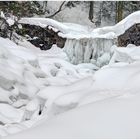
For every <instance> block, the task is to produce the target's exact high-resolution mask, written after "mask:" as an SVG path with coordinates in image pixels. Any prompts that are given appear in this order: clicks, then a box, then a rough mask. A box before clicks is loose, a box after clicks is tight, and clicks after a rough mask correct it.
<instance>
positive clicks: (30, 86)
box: [0, 38, 95, 136]
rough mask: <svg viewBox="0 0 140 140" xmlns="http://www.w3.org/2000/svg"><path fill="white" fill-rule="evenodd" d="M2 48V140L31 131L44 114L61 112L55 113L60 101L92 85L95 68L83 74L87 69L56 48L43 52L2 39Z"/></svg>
mask: <svg viewBox="0 0 140 140" xmlns="http://www.w3.org/2000/svg"><path fill="white" fill-rule="evenodd" d="M0 44H1V45H0V118H1V119H0V135H1V136H4V135H8V134H11V133H16V132H18V131H21V130H22V129H25V128H28V127H31V126H32V125H33V124H34V123H35V122H36V121H37V120H38V118H40V117H43V114H44V115H46V114H47V115H48V116H49V115H53V114H57V113H59V112H61V111H59V110H61V108H59V107H58V108H57V107H56V108H57V109H56V108H55V111H53V104H54V102H55V100H56V99H57V98H59V97H60V96H62V95H65V94H68V93H71V92H73V91H79V90H81V85H83V89H86V88H88V87H89V86H90V84H91V82H92V78H91V77H90V76H91V75H92V72H94V71H95V68H94V67H91V66H88V67H87V68H86V69H87V71H90V73H89V72H87V71H84V72H80V71H81V70H82V69H84V68H85V67H86V65H85V66H84V64H83V67H82V66H81V68H80V67H79V66H76V65H73V64H71V63H70V62H69V61H68V60H69V59H68V57H67V55H66V53H65V52H64V51H63V49H60V48H58V47H57V46H56V45H53V46H52V48H51V49H50V50H48V51H41V50H38V49H36V48H35V47H33V46H32V45H31V46H30V44H29V43H27V41H23V43H22V41H20V43H19V44H21V45H22V46H19V45H16V44H15V43H13V42H12V41H10V40H9V39H4V38H0ZM26 44H28V46H29V47H28V48H27V47H26ZM77 104H78V103H77ZM55 106H57V105H55ZM67 106H68V105H67ZM73 107H77V106H73ZM68 109H71V108H70V107H68ZM68 109H67V110H68ZM65 111H66V110H65Z"/></svg>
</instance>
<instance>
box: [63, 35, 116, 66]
mask: <svg viewBox="0 0 140 140" xmlns="http://www.w3.org/2000/svg"><path fill="white" fill-rule="evenodd" d="M114 44H115V40H113V39H106V38H94V39H80V40H76V39H67V41H66V43H65V46H64V51H65V52H66V53H67V55H68V57H69V60H70V62H71V63H73V64H79V63H92V64H95V65H97V66H98V67H102V66H103V65H106V64H108V63H109V61H110V59H111V56H112V52H111V47H112V46H113V45H114Z"/></svg>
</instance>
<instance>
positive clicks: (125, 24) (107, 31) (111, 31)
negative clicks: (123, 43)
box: [91, 11, 140, 38]
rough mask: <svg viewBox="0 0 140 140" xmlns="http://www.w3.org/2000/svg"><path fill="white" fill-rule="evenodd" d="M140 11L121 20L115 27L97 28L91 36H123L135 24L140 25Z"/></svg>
mask: <svg viewBox="0 0 140 140" xmlns="http://www.w3.org/2000/svg"><path fill="white" fill-rule="evenodd" d="M139 17H140V11H136V12H134V13H132V14H130V15H129V16H127V17H126V18H125V19H123V20H121V21H120V22H119V23H117V24H116V25H114V26H108V27H103V28H97V29H94V30H93V31H92V33H91V34H93V35H95V36H108V35H109V36H110V37H112V38H115V37H117V36H119V35H121V34H123V33H124V32H125V31H126V30H127V29H129V28H130V27H131V26H133V25H134V24H137V23H140V18H139Z"/></svg>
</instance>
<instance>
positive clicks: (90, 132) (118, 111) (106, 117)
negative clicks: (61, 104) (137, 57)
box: [7, 93, 140, 139]
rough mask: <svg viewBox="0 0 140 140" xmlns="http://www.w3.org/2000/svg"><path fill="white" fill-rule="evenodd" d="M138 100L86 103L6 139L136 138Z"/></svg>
mask: <svg viewBox="0 0 140 140" xmlns="http://www.w3.org/2000/svg"><path fill="white" fill-rule="evenodd" d="M139 100H140V95H139V93H138V94H136V95H129V94H127V95H126V96H121V97H115V98H110V99H106V100H103V101H100V102H95V103H92V104H88V105H86V106H82V107H80V108H77V109H75V110H71V111H69V112H66V113H63V114H60V115H59V116H57V117H54V118H51V119H50V120H46V119H44V120H42V121H41V122H40V123H38V124H37V125H36V126H34V128H31V129H28V130H26V131H22V132H20V133H19V134H16V135H11V136H9V137H7V138H14V139H17V138H32V139H33V138H57V139H58V138H60V139H62V138H80V139H82V138H107V139H108V138H111V139H112V138H118V139H119V138H127V139H129V138H140V134H139V129H140V121H139V117H140V112H139V105H140V102H139ZM75 124H76V125H75ZM44 130H45V131H44Z"/></svg>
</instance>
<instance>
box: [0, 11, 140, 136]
mask: <svg viewBox="0 0 140 140" xmlns="http://www.w3.org/2000/svg"><path fill="white" fill-rule="evenodd" d="M138 15H139V12H136V13H134V14H133V15H130V17H131V18H132V17H134V19H135V18H137V16H138ZM131 21H132V20H130V19H129V17H127V18H126V19H124V20H123V21H121V22H120V23H118V24H117V25H115V26H114V27H109V28H108V27H106V28H102V29H95V30H94V31H93V32H94V33H95V34H94V35H93V32H92V33H90V32H89V29H87V28H82V26H81V25H79V26H78V25H75V24H66V23H65V24H62V23H59V22H57V21H54V20H51V19H43V18H23V19H21V21H20V22H21V23H26V24H28V23H30V24H33V25H39V26H42V27H46V26H49V28H52V29H53V30H55V31H58V30H57V29H59V30H60V31H61V33H62V34H64V35H67V36H69V37H70V36H72V35H73V37H74V38H69V39H67V41H66V44H65V47H64V48H63V49H60V48H58V47H57V46H56V45H55V44H54V45H53V46H52V48H51V49H50V50H48V51H41V50H39V49H37V48H35V47H34V46H33V45H31V44H30V43H29V42H27V41H25V40H24V39H23V40H19V43H18V44H19V45H16V44H15V43H13V42H12V41H10V40H9V39H3V38H0V136H2V137H3V136H6V135H9V136H8V137H9V138H21V137H22V138H139V137H140V135H139V128H140V121H139V117H140V111H139V105H140V95H139V91H140V87H139V83H140V73H139V72H140V61H139V54H140V53H139V50H140V48H139V47H136V46H134V45H132V44H129V45H128V46H127V47H126V48H123V47H122V48H117V47H116V46H115V45H114V41H115V40H114V39H115V38H114V37H113V36H114V35H115V37H116V35H118V34H119V33H121V30H125V29H126V27H129V26H127V25H126V27H125V28H124V27H123V26H124V25H125V24H126V23H127V24H128V23H133V22H131ZM134 21H137V22H138V20H134ZM70 25H71V26H70ZM131 25H132V24H131ZM75 27H76V28H75ZM117 27H118V28H117ZM122 27H123V28H122ZM80 28H82V29H80ZM118 29H120V31H119V32H117V30H118ZM114 31H115V32H114ZM85 36H86V37H85ZM103 36H104V37H103ZM109 38H110V39H109ZM111 38H113V39H111ZM27 46H28V47H27ZM70 62H71V63H70ZM5 68H6V69H5ZM74 108H75V109H74ZM72 109H73V110H72ZM68 110H69V111H68ZM75 124H76V125H75ZM30 127H32V128H31V129H28V130H26V131H24V132H23V130H25V129H27V128H30ZM33 127H34V128H33ZM44 130H45V131H44ZM87 130H88V131H87ZM20 131H22V132H21V133H19V134H16V135H13V136H12V135H10V134H14V133H17V132H20ZM46 132H47V133H46ZM8 137H7V138H8Z"/></svg>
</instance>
